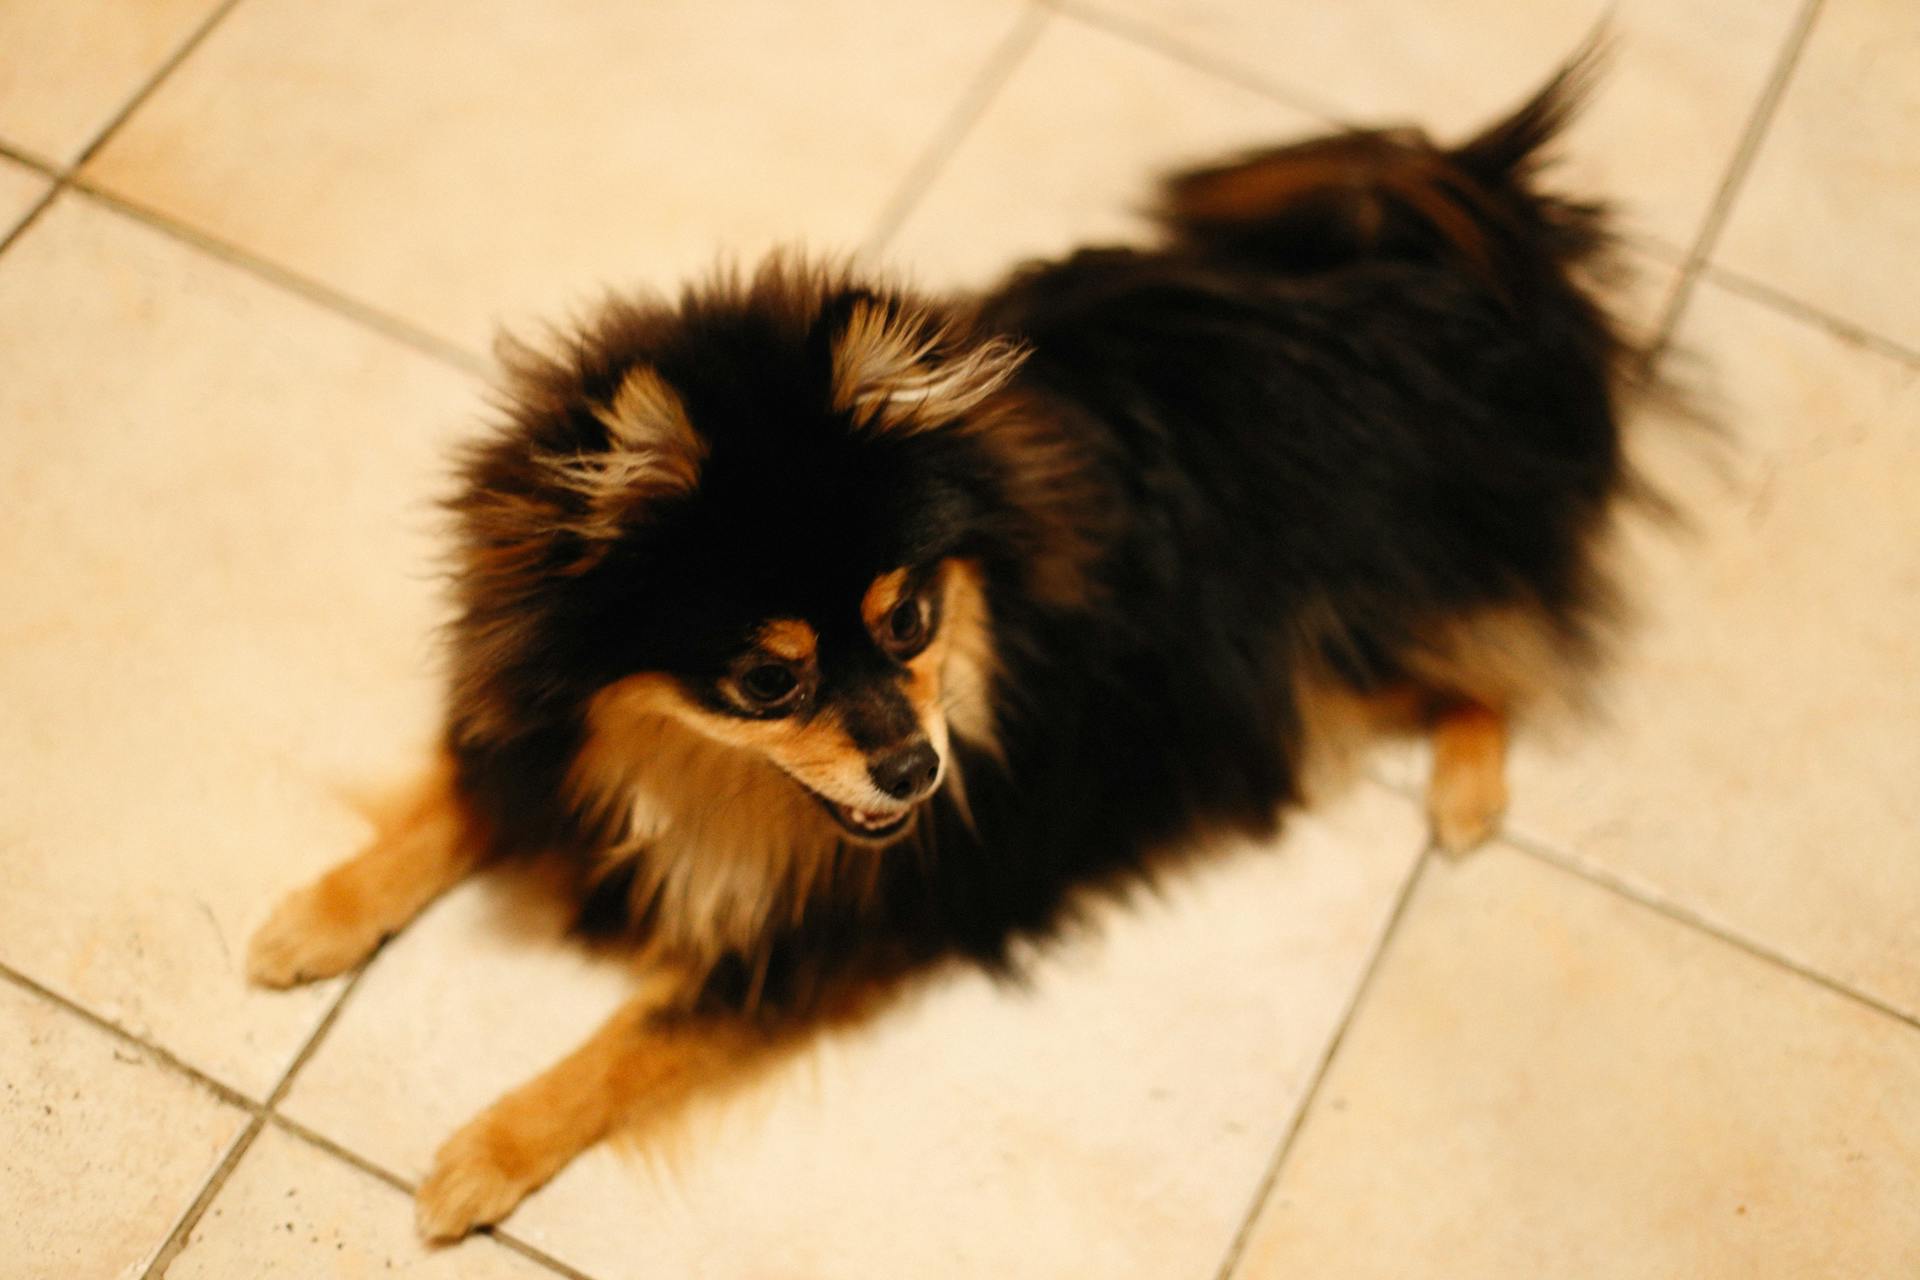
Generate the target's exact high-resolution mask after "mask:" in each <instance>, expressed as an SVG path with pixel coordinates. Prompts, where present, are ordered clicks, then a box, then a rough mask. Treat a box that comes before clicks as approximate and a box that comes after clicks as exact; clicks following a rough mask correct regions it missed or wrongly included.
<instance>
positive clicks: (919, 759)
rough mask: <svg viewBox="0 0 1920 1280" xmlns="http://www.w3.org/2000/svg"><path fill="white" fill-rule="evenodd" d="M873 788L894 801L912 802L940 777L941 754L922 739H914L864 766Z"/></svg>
mask: <svg viewBox="0 0 1920 1280" xmlns="http://www.w3.org/2000/svg"><path fill="white" fill-rule="evenodd" d="M867 776H869V777H871V778H872V779H873V785H874V786H876V787H878V788H880V789H881V790H882V791H884V792H886V793H887V794H888V795H890V796H892V797H893V798H894V799H895V800H912V799H915V798H917V797H919V796H920V795H922V794H924V793H925V792H926V790H927V789H928V788H929V787H931V786H933V780H934V779H935V778H937V777H939V776H940V753H939V752H937V751H935V750H934V749H933V744H932V743H931V742H928V741H927V740H926V739H925V738H916V739H915V740H914V741H912V742H909V743H908V744H907V745H906V746H904V747H896V748H895V749H894V750H892V751H889V752H887V754H886V755H884V756H881V757H880V758H879V759H878V760H873V761H870V762H869V763H868V764H867Z"/></svg>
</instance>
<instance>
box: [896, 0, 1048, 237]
mask: <svg viewBox="0 0 1920 1280" xmlns="http://www.w3.org/2000/svg"><path fill="white" fill-rule="evenodd" d="M1051 16H1052V13H1051V10H1049V9H1048V8H1047V6H1045V5H1044V4H1041V3H1039V0H1029V2H1028V3H1027V5H1026V6H1025V7H1024V8H1022V9H1021V11H1020V16H1019V17H1018V18H1017V19H1016V20H1015V22H1014V24H1013V26H1011V27H1010V28H1008V30H1007V33H1006V34H1005V35H1004V36H1002V37H1001V38H1000V40H999V41H998V42H997V43H995V45H994V47H993V49H992V50H991V51H990V52H989V53H988V54H987V57H986V60H985V61H984V62H982V63H981V65H980V68H979V70H977V71H976V72H975V73H974V74H973V76H972V78H970V79H969V80H968V81H967V85H966V88H965V89H964V90H962V92H961V94H960V97H959V98H958V100H957V101H955V103H954V105H953V106H952V107H950V108H949V109H948V110H947V112H946V114H945V115H944V116H943V117H942V118H941V121H940V124H939V125H938V126H937V127H936V128H935V129H934V131H933V134H932V136H931V137H930V138H929V139H928V140H927V143H926V145H925V146H924V147H923V148H922V149H921V150H920V152H919V154H917V155H916V156H915V157H914V159H913V161H912V162H911V163H910V164H908V166H907V170H906V173H905V174H904V175H903V176H902V177H901V179H900V181H899V183H898V184H897V185H896V186H895V188H894V190H893V193H892V194H891V195H890V196H888V197H887V201H886V203H885V204H884V205H882V206H881V209H880V213H879V214H878V216H876V217H875V218H874V220H873V224H872V226H871V227H869V228H868V231H867V234H866V235H865V236H864V237H862V238H861V240H860V249H859V251H858V252H859V255H860V256H862V257H865V256H868V255H878V254H880V253H882V252H884V251H885V249H886V246H887V244H888V243H889V242H890V241H891V240H892V239H893V237H894V236H895V235H896V234H898V232H899V230H900V228H901V227H903V226H905V225H906V222H907V219H909V218H911V217H912V216H913V211H914V210H915V209H917V208H918V207H919V206H920V202H921V201H922V200H924V199H925V198H926V195H927V193H928V192H929V191H931V190H932V189H933V187H934V185H935V184H936V183H937V182H938V181H939V180H940V175H941V174H942V173H944V172H945V171H946V167H947V165H948V163H949V162H951V161H952V159H953V157H954V156H955V155H956V154H957V153H958V152H959V150H960V148H961V147H962V146H963V145H965V143H966V140H967V137H968V135H970V134H971V133H972V132H973V130H974V128H975V126H977V125H978V124H979V123H980V120H981V119H982V118H983V117H984V116H985V115H986V114H987V112H988V111H989V110H990V109H991V108H992V106H993V104H994V102H995V101H997V100H998V99H999V97H1000V94H1001V92H1002V91H1003V90H1004V89H1005V88H1006V87H1007V84H1008V82H1009V81H1011V80H1012V79H1013V76H1014V73H1015V72H1017V71H1018V70H1019V69H1020V66H1021V64H1022V63H1024V62H1025V61H1026V59H1027V55H1028V54H1029V53H1031V52H1032V51H1033V47H1034V45H1035V44H1037V43H1038V42H1039V39H1040V34H1041V32H1042V31H1044V30H1045V29H1046V27H1047V24H1048V19H1049V18H1050V17H1051Z"/></svg>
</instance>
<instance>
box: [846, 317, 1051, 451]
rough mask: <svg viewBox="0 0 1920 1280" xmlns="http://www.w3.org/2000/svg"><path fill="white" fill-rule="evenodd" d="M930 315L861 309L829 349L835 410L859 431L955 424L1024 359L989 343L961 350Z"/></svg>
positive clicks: (1013, 347) (1005, 344) (1008, 344)
mask: <svg viewBox="0 0 1920 1280" xmlns="http://www.w3.org/2000/svg"><path fill="white" fill-rule="evenodd" d="M953 342H954V336H953V334H952V333H951V332H950V330H949V328H948V326H947V324H946V323H945V322H943V321H942V320H941V319H939V318H938V317H935V316H933V315H931V314H929V313H927V312H924V311H919V310H915V309H911V308H903V307H897V306H888V305H886V304H884V303H878V302H861V303H858V304H856V305H855V306H854V308H853V314H852V315H851V316H850V317H849V318H848V320H847V325H846V328H844V329H842V330H841V331H840V336H839V338H838V339H837V340H836V341H835V343H834V347H833V407H834V408H836V409H838V410H840V411H842V412H844V413H848V414H851V415H852V416H853V418H854V420H855V421H856V422H858V423H859V424H860V425H862V426H867V427H873V428H876V429H881V430H915V429H918V428H922V427H928V426H934V425H937V424H939V423H941V422H943V421H947V420H950V419H953V418H957V417H959V416H960V415H962V414H964V413H966V412H967V411H968V410H970V409H972V408H974V407H975V406H977V405H979V404H980V403H981V402H982V401H984V400H986V399H987V397H989V396H991V395H992V394H993V393H994V392H996V391H998V390H999V389H1000V388H1001V387H1002V386H1004V385H1005V384H1006V382H1007V379H1009V378H1011V377H1012V376H1013V374H1014V371H1015V370H1017V369H1018V368H1019V367H1020V363H1021V361H1022V360H1024V359H1025V358H1026V352H1025V350H1024V348H1022V347H1021V346H1020V345H1019V344H1017V343H1015V342H1012V341H1010V340H1008V339H1006V338H1001V337H993V338H988V339H986V340H985V341H982V342H978V343H976V344H974V345H973V346H972V347H971V348H970V349H967V350H962V351H954V350H945V349H943V348H948V347H950V346H952V344H953Z"/></svg>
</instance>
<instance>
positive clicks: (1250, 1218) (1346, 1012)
mask: <svg viewBox="0 0 1920 1280" xmlns="http://www.w3.org/2000/svg"><path fill="white" fill-rule="evenodd" d="M1376 785H1377V784H1376ZM1432 856H1433V855H1432V851H1431V848H1422V849H1421V851H1420V852H1419V854H1418V855H1416V856H1415V858H1414V860H1413V865H1412V866H1411V867H1410V868H1409V869H1408V871H1407V874H1406V877H1405V878H1404V879H1403V880H1402V882H1401V884H1400V887H1399V888H1398V890H1397V891H1396V892H1395V894H1394V900H1393V906H1392V908H1391V909H1390V910H1389V911H1388V913H1387V918H1386V922H1385V923H1384V924H1383V925H1382V927H1381V929H1380V935H1379V938H1378V939H1377V940H1376V941H1375V943H1374V946H1373V950H1372V952H1371V953H1370V954H1369V955H1368V957H1367V962H1366V964H1365V966H1364V967H1362V969H1361V970H1360V973H1359V976H1358V977H1357V978H1356V979H1355V980H1354V984H1353V990H1352V992H1351V994H1350V995H1349V996H1348V998H1347V1004H1346V1007H1345V1008H1344V1009H1343V1010H1342V1011H1341V1015H1340V1020H1339V1022H1338V1023H1337V1024H1336V1025H1335V1027H1334V1030H1333V1033H1332V1034H1331V1035H1330V1036H1328V1037H1327V1043H1326V1047H1325V1048H1323V1049H1322V1050H1321V1052H1320V1055H1319V1058H1318V1060H1317V1061H1316V1062H1315V1064H1314V1068H1313V1073H1312V1074H1311V1075H1310V1076H1309V1077H1308V1078H1307V1087H1306V1088H1305V1089H1304V1090H1303V1091H1302V1092H1301V1094H1300V1100H1299V1102H1298V1103H1296V1104H1295V1106H1294V1109H1293V1114H1292V1116H1291V1117H1289V1118H1288V1121H1287V1127H1286V1130H1285V1131H1284V1132H1283V1133H1282V1134H1281V1135H1280V1137H1279V1139H1278V1141H1276V1142H1275V1144H1274V1148H1273V1153H1272V1155H1271V1156H1269V1157H1268V1160H1267V1164H1266V1167H1265V1169H1263V1170H1262V1172H1261V1175H1260V1178H1259V1180H1258V1181H1257V1182H1256V1183H1255V1184H1254V1188H1253V1193H1252V1195H1251V1197H1250V1198H1249V1200H1248V1202H1247V1206H1246V1208H1245V1210H1244V1211H1243V1212H1242V1213H1241V1215H1240V1220H1239V1223H1238V1225H1237V1226H1236V1227H1235V1229H1234V1233H1233V1237H1232V1238H1231V1239H1230V1240H1229V1241H1228V1243H1227V1248H1226V1251H1225V1253H1223V1254H1222V1255H1221V1258H1220V1265H1219V1266H1218V1267H1217V1268H1215V1270H1214V1272H1213V1277H1214V1280H1230V1278H1231V1277H1232V1275H1233V1273H1234V1272H1235V1270H1237V1269H1238V1267H1239V1265H1240V1262H1241V1259H1242V1256H1243V1255H1244V1254H1245V1252H1246V1248H1247V1245H1248V1243H1249V1242H1250V1241H1251V1240H1252V1238H1253V1233H1254V1230H1255V1228H1256V1227H1257V1226H1258V1225H1259V1222H1260V1213H1261V1210H1263V1209H1265V1208H1266V1206H1267V1202H1268V1200H1270V1199H1271V1198H1272V1195H1273V1189H1274V1187H1275V1186H1276V1185H1277V1184H1278V1182H1279V1180H1280V1173H1281V1170H1282V1169H1283V1168H1284V1167H1285V1165H1286V1162H1287V1157H1288V1155H1289V1154H1291V1153H1292V1151H1293V1146H1294V1142H1295V1141H1296V1140H1297V1139H1298V1138H1299V1136H1300V1131H1301V1130H1302V1129H1303V1128H1305V1126H1306V1122H1307V1116H1308V1114H1309V1113H1310V1112H1311V1111H1312V1110H1313V1104H1314V1101H1315V1099H1317V1098H1318V1096H1319V1094H1320V1086H1321V1085H1322V1084H1323V1083H1325V1081H1326V1078H1327V1076H1328V1075H1330V1074H1331V1073H1332V1070H1333V1064H1334V1062H1335V1060H1336V1059H1337V1058H1338V1057H1339V1054H1340V1048H1341V1045H1342V1044H1343V1043H1344V1042H1345V1041H1346V1038H1347V1031H1348V1030H1349V1028H1351V1027H1352V1025H1353V1021H1354V1019H1355V1017H1357V1016H1358V1014H1359V1011H1360V1007H1361V1005H1362V1004H1363V1003H1365V1001H1366V997H1367V994H1368V992H1369V991H1370V990H1371V989H1372V987H1373V983H1374V979H1375V978H1376V977H1377V976H1378V974H1379V972H1380V970H1381V969H1382V968H1383V967H1384V963H1385V959H1386V955H1387V952H1388V950H1389V949H1390V948H1391V947H1392V944H1393V939H1394V936H1395V935H1396V934H1397V933H1398V932H1399V929H1400V923H1401V921H1402V920H1403V919H1404V918H1405V917H1406V914H1407V908H1408V905H1409V904H1410V903H1411V902H1412V901H1413V895H1414V890H1415V888H1416V886H1417V885H1418V884H1419V882H1420V880H1421V878H1422V876H1423V875H1424V873H1425V872H1426V869H1427V864H1428V863H1429V862H1430V861H1431V859H1432Z"/></svg>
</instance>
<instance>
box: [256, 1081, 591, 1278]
mask: <svg viewBox="0 0 1920 1280" xmlns="http://www.w3.org/2000/svg"><path fill="white" fill-rule="evenodd" d="M266 1119H267V1122H268V1123H269V1124H271V1125H273V1126H274V1128H276V1129H279V1130H280V1131H281V1132H282V1133H285V1134H287V1135H288V1136H289V1137H293V1138H297V1139H298V1140H300V1141H301V1142H304V1143H306V1144H307V1145H308V1146H310V1147H312V1148H313V1149H314V1150H315V1151H317V1152H319V1153H320V1154H322V1155H324V1156H328V1157H330V1158H332V1159H334V1160H338V1161H340V1163H342V1164H345V1165H349V1166H351V1167H352V1168H355V1169H358V1170H359V1171H360V1172H361V1173H364V1174H366V1175H367V1176H368V1177H370V1178H373V1179H375V1180H376V1181H378V1182H382V1183H385V1184H386V1185H387V1186H389V1187H391V1188H392V1189H393V1190H395V1191H398V1192H400V1193H401V1194H403V1195H406V1196H408V1197H411V1196H412V1195H413V1194H414V1192H415V1191H416V1190H417V1188H416V1187H415V1185H414V1184H413V1183H411V1182H409V1181H407V1180H406V1179H405V1178H403V1177H401V1176H400V1175H399V1174H397V1173H395V1172H394V1171H393V1170H391V1169H389V1168H387V1167H386V1166H385V1165H383V1164H381V1163H380V1162H378V1161H376V1160H372V1159H369V1158H368V1157H366V1156H364V1155H361V1154H360V1153H359V1152H358V1151H355V1150H353V1149H352V1148H351V1147H348V1146H346V1145H345V1144H343V1143H339V1142H336V1141H334V1140H333V1139H332V1138H329V1137H327V1136H326V1135H325V1134H324V1133H321V1132H320V1131H319V1130H317V1129H314V1128H312V1127H311V1126H309V1125H305V1124H302V1123H301V1122H300V1121H298V1120H294V1119H292V1118H291V1117H289V1116H286V1115H283V1114H281V1113H280V1112H278V1111H275V1112H271V1113H269V1114H268V1115H267V1117H266ZM477 1234H480V1235H485V1236H488V1237H491V1238H492V1239H493V1240H494V1241H495V1242H496V1243H497V1244H499V1245H500V1246H501V1247H503V1248H506V1249H511V1250H513V1251H514V1252H515V1253H518V1254H519V1255H520V1256H522V1257H524V1258H526V1259H527V1260H528V1261H529V1262H534V1263H537V1264H539V1265H540V1266H543V1267H545V1268H547V1269H548V1270H550V1271H552V1272H553V1273H554V1274H556V1275H559V1276H562V1277H565V1280H593V1277H592V1276H590V1275H588V1274H587V1273H586V1272H584V1271H581V1270H580V1269H579V1268H577V1267H574V1266H572V1265H571V1264H569V1263H567V1262H564V1261H562V1260H561V1259H559V1258H556V1257H554V1256H553V1255H552V1254H550V1253H548V1252H546V1250H544V1249H541V1248H539V1247H538V1246H536V1245H533V1244H530V1243H528V1242H527V1241H525V1240H522V1239H521V1238H520V1237H518V1236H516V1235H514V1234H513V1233H512V1232H510V1231H504V1230H502V1229H500V1228H499V1227H497V1226H496V1227H483V1228H481V1230H480V1231H479V1232H478V1233H477Z"/></svg>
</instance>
